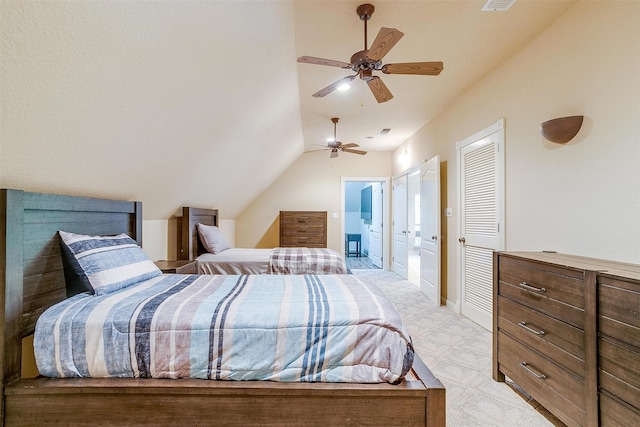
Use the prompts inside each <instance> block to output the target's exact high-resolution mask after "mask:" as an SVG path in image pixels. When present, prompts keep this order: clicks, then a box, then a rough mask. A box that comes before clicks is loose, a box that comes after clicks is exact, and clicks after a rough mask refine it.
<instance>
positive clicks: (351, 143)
mask: <svg viewBox="0 0 640 427" xmlns="http://www.w3.org/2000/svg"><path fill="white" fill-rule="evenodd" d="M355 147H359V145H358V144H356V143H354V142H350V143H348V144H342V148H355Z"/></svg>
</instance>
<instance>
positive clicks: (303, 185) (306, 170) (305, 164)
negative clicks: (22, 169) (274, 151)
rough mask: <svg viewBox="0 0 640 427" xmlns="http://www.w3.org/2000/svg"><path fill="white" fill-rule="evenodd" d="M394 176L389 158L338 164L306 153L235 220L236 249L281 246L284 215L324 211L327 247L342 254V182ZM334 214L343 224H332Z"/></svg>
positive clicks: (373, 155) (350, 157)
mask: <svg viewBox="0 0 640 427" xmlns="http://www.w3.org/2000/svg"><path fill="white" fill-rule="evenodd" d="M390 175H391V153H389V152H376V151H373V152H369V153H368V154H366V155H364V156H359V155H355V154H346V153H342V154H340V156H339V157H337V158H335V159H330V158H329V153H328V152H327V151H323V150H321V151H316V152H311V153H304V154H303V155H301V156H300V157H299V158H298V160H297V161H296V162H295V163H294V164H293V165H292V166H291V167H290V168H289V169H288V170H287V171H286V172H285V173H284V174H282V175H281V176H280V177H279V178H278V179H277V180H276V181H275V182H274V183H273V184H272V185H271V186H269V188H267V189H266V190H265V191H264V192H263V193H262V194H261V195H260V197H258V198H257V199H256V200H254V201H253V203H251V204H250V205H249V206H248V207H247V208H246V209H245V210H244V211H243V212H242V213H241V214H240V215H239V216H238V217H237V218H236V228H235V230H236V246H238V247H267V248H270V247H275V246H278V231H279V228H278V215H279V212H280V211H281V210H283V211H287V210H292V211H294V210H319V211H327V245H328V247H329V248H331V249H334V250H336V251H339V252H340V251H342V244H343V243H342V242H343V238H342V236H341V235H340V233H341V232H340V229H341V228H340V227H341V221H342V219H341V218H342V212H341V203H342V201H341V200H340V194H341V185H342V183H341V178H342V177H388V176H390ZM334 212H336V213H338V215H339V217H338V218H332V214H333V213H334Z"/></svg>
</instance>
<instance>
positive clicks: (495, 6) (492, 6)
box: [480, 0, 516, 12]
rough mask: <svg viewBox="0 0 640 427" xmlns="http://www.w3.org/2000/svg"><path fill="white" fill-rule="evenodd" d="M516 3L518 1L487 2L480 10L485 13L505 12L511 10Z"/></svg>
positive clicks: (493, 0)
mask: <svg viewBox="0 0 640 427" xmlns="http://www.w3.org/2000/svg"><path fill="white" fill-rule="evenodd" d="M515 2H516V0H487V2H486V3H485V4H484V6H482V9H480V10H482V11H485V12H504V11H506V10H509V8H510V7H511V6H513V4H514V3H515Z"/></svg>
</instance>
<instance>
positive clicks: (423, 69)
mask: <svg viewBox="0 0 640 427" xmlns="http://www.w3.org/2000/svg"><path fill="white" fill-rule="evenodd" d="M443 69H444V65H443V64H442V62H404V63H401V64H386V65H384V66H383V67H382V68H381V71H382V72H383V73H385V74H420V75H423V76H437V75H438V74H440V72H441V71H442V70H443Z"/></svg>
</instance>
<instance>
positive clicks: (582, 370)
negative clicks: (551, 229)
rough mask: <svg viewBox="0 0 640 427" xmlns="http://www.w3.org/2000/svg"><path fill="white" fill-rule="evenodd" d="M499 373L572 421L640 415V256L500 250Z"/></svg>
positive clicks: (618, 420)
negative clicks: (639, 261) (637, 259)
mask: <svg viewBox="0 0 640 427" xmlns="http://www.w3.org/2000/svg"><path fill="white" fill-rule="evenodd" d="M493 271H494V293H493V296H494V301H493V304H494V305H493V309H494V314H493V331H494V334H493V378H494V379H495V380H496V381H504V378H505V376H507V377H509V378H510V379H511V380H512V381H513V382H515V383H516V384H518V385H519V386H520V387H522V388H523V389H524V390H525V391H526V392H527V393H529V394H530V395H531V396H532V397H533V398H534V399H536V400H537V401H538V402H540V404H542V405H543V406H544V407H545V408H546V409H548V410H549V411H550V412H551V413H553V414H554V415H555V416H556V417H558V418H559V419H560V420H561V421H563V422H564V423H565V424H567V425H569V426H598V425H602V426H630V425H640V265H635V264H625V263H617V262H613V261H605V260H598V259H593V258H585V257H578V256H572V255H566V254H558V253H548V252H497V253H495V254H494V270H493Z"/></svg>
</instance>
